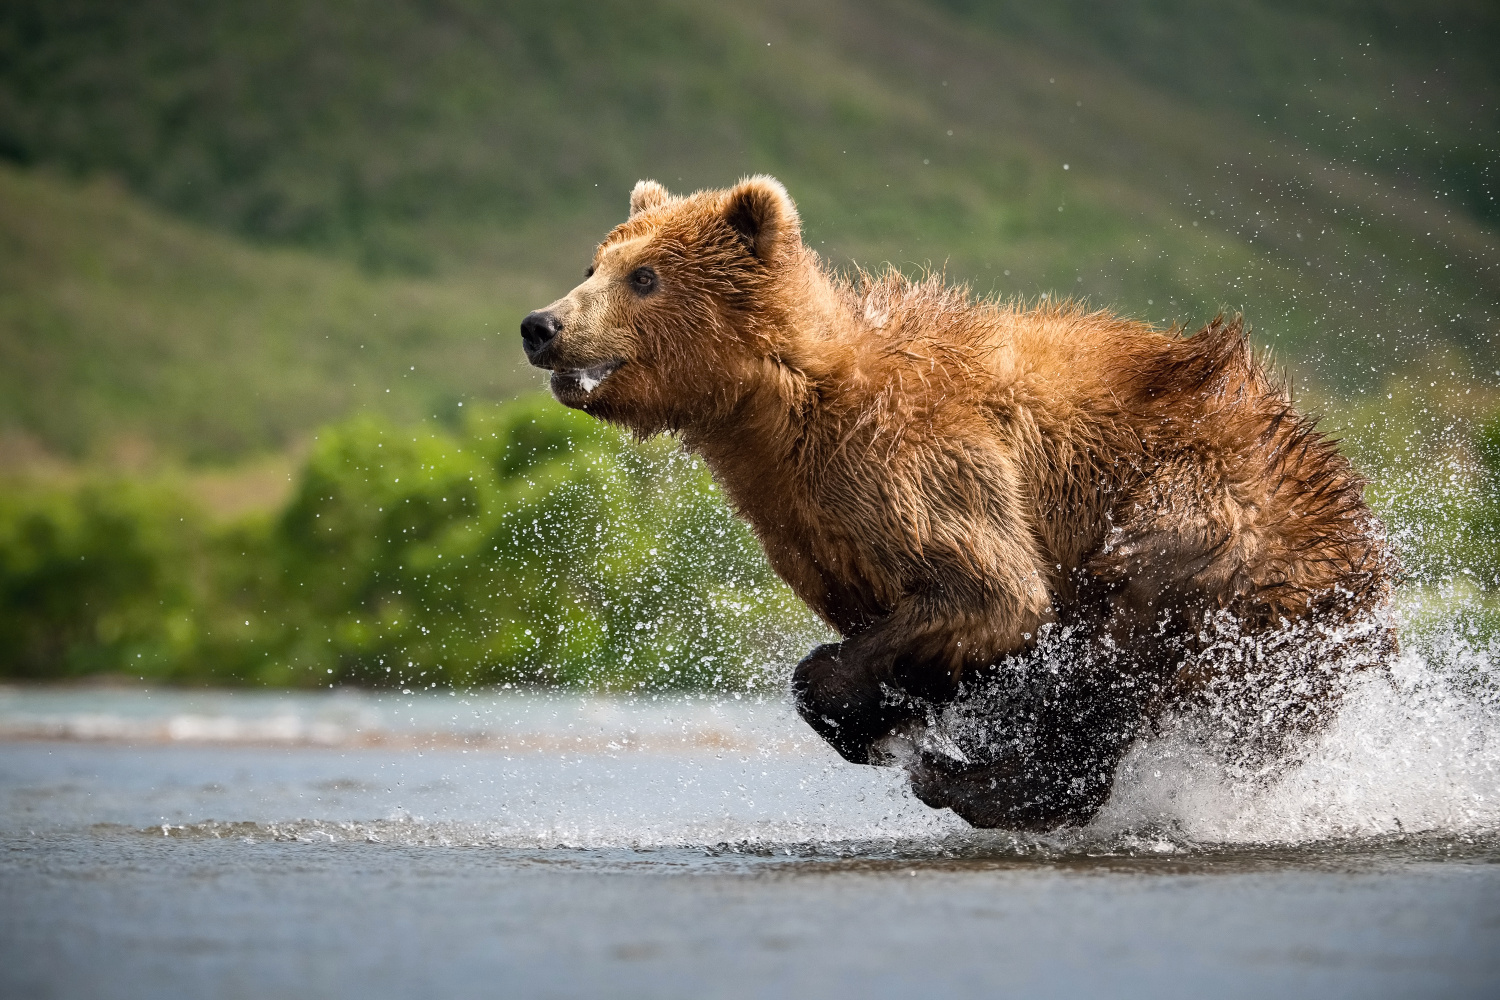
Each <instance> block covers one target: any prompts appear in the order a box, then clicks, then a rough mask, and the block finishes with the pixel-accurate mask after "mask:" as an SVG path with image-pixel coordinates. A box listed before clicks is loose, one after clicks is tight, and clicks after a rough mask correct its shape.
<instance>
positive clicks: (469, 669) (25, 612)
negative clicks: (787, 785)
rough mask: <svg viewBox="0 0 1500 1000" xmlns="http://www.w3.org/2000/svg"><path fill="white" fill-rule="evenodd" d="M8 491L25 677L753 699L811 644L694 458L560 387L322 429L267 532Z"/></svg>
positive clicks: (144, 494)
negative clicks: (566, 688)
mask: <svg viewBox="0 0 1500 1000" xmlns="http://www.w3.org/2000/svg"><path fill="white" fill-rule="evenodd" d="M105 499H107V500H109V504H105V505H104V506H101V504H102V503H103V501H104V500H105ZM6 503H7V504H8V505H9V506H7V507H6V508H5V510H6V514H5V520H4V522H3V524H4V528H3V529H0V531H3V535H0V565H3V567H4V570H3V572H4V574H5V576H4V580H3V582H4V586H5V588H6V589H5V591H4V599H5V606H4V609H3V615H4V617H3V619H0V629H3V632H0V636H3V639H0V641H3V642H4V643H5V645H4V646H3V647H0V656H3V660H0V673H3V674H4V675H9V676H17V677H62V676H72V675H76V674H80V673H89V672H96V671H101V670H107V671H123V672H129V673H133V674H136V675H139V676H148V677H153V678H170V679H174V680H194V681H215V682H244V683H255V684H267V685H286V684H294V685H303V686H306V685H317V684H327V683H335V682H345V683H363V684H377V685H385V684H392V685H397V684H399V685H422V686H427V685H434V684H457V685H470V684H496V683H513V684H528V685H530V684H562V685H572V686H587V687H591V688H599V689H640V688H649V687H709V686H717V687H723V686H732V687H736V688H739V687H753V686H755V685H756V684H757V683H760V682H761V680H762V679H763V677H764V668H765V666H766V664H767V663H768V662H769V661H773V660H786V659H789V658H792V657H794V656H795V655H797V654H798V653H799V652H800V651H801V650H803V649H804V648H805V647H806V646H807V645H808V644H810V643H812V642H814V641H816V639H817V637H818V635H819V631H818V626H817V625H816V622H815V621H814V620H813V619H812V617H811V616H810V615H809V613H808V612H807V611H806V609H805V608H803V607H802V606H801V604H800V603H799V602H797V601H796V600H795V598H793V597H792V595H791V594H790V592H789V591H788V590H787V589H786V588H785V587H784V586H783V585H782V584H781V583H780V582H779V581H778V580H776V578H775V577H774V575H773V574H772V573H771V571H770V569H769V567H768V566H767V565H766V563H765V560H764V557H763V556H762V554H761V552H760V549H759V546H758V544H757V543H756V542H755V540H754V538H753V537H752V536H751V535H750V533H749V532H748V530H747V529H746V528H745V527H744V525H743V524H741V523H740V522H739V521H738V520H737V519H735V518H734V516H733V515H732V514H731V513H730V512H729V510H728V509H727V507H726V506H725V504H724V503H723V501H722V499H721V498H720V497H719V496H718V495H717V493H716V490H715V487H714V485H713V483H712V482H711V481H710V479H709V478H708V476H707V474H706V472H705V471H704V469H703V468H702V467H701V465H699V464H698V463H697V462H696V461H694V460H692V459H690V458H688V457H686V456H683V455H682V454H680V453H678V452H677V451H676V450H675V448H674V447H673V446H672V445H671V444H670V443H669V442H666V441H653V442H647V443H634V442H631V441H629V440H627V439H625V438H623V437H622V436H620V435H619V434H617V433H616V432H614V431H613V430H611V429H609V428H607V427H605V426H604V425H602V424H599V423H597V422H595V421H593V420H590V419H589V418H586V417H583V416H581V415H579V414H575V413H572V412H570V411H567V410H564V409H562V408H561V407H559V406H557V405H556V404H555V403H553V402H551V401H550V400H547V399H524V400H519V401H516V402H514V403H511V404H507V405H505V406H499V407H492V408H487V409H481V410H478V411H477V412H474V413H473V414H471V415H470V416H469V417H467V418H466V419H465V420H464V421H463V422H462V423H461V426H460V428H459V429H458V430H457V431H456V432H448V431H444V430H441V429H437V428H435V427H432V426H422V427H417V428H410V427H398V426H394V425H391V424H389V423H385V422H383V421H380V420H377V419H374V418H370V417H363V418H358V419H355V420H351V421H348V422H346V423H343V424H340V425H337V426H335V427H331V428H327V429H325V430H324V431H323V432H322V433H321V434H320V435H319V437H318V440H317V442H316V444H315V447H314V448H313V450H312V453H311V455H310V456H309V458H308V459H307V462H306V465H305V467H304V469H303V471H302V476H301V480H300V483H299V485H298V487H297V490H296V492H295V494H294V496H293V497H292V499H291V501H290V502H289V503H288V505H287V506H286V509H285V510H284V511H283V512H281V514H280V516H279V517H277V518H275V519H273V520H270V521H265V520H254V519H250V520H245V521H242V522H240V523H237V524H234V525H231V526H229V527H228V528H222V529H209V528H207V527H205V522H204V521H203V519H202V518H200V517H198V516H196V515H195V514H194V513H193V511H192V510H191V508H190V507H189V506H188V505H187V504H186V503H185V502H183V501H182V500H181V499H180V498H179V497H178V496H177V495H176V494H175V493H173V492H172V491H171V490H170V489H169V488H167V487H157V488H155V489H154V490H152V489H147V488H146V487H139V486H137V487H130V488H124V487H121V488H119V489H115V488H108V489H106V488H101V487H93V486H91V487H86V488H82V489H79V490H76V491H72V492H68V491H52V492H48V493H36V494H34V495H33V494H25V495H22V494H20V493H17V494H14V495H12V496H10V497H9V498H8V499H7V500H6ZM81 555H82V556H85V557H86V558H80V556H81Z"/></svg>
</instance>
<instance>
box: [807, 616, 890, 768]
mask: <svg viewBox="0 0 1500 1000" xmlns="http://www.w3.org/2000/svg"><path fill="white" fill-rule="evenodd" d="M842 652H843V646H842V644H840V643H836V642H830V643H825V644H823V645H821V646H819V647H818V648H817V649H814V650H813V651H812V652H811V653H809V654H807V656H806V657H805V658H803V660H802V662H801V663H799V664H797V668H796V669H795V670H793V671H792V696H793V698H794V699H795V700H796V703H797V711H798V713H800V714H801V716H802V718H803V719H804V720H805V721H806V722H807V724H808V725H809V726H811V727H812V728H813V729H814V730H815V731H816V732H817V734H818V735H819V736H821V737H823V739H825V740H827V741H828V743H829V745H831V746H832V747H833V748H834V749H835V750H837V751H838V752H839V754H840V755H841V756H842V757H843V758H844V759H845V760H847V761H850V762H851V763H854V764H868V763H869V762H870V744H871V743H873V742H875V741H876V740H878V739H879V738H881V737H882V736H884V735H886V734H887V733H889V732H890V731H891V729H892V728H893V727H895V726H896V725H897V724H898V723H900V722H902V721H904V720H905V719H906V718H907V717H908V716H909V715H910V714H911V710H910V709H909V708H906V707H903V706H901V705H897V704H894V703H893V701H892V700H891V699H890V698H889V697H888V696H887V691H886V690H885V689H884V688H883V686H882V685H881V684H880V683H879V682H877V681H876V680H875V679H874V678H873V677H871V676H870V674H869V672H868V671H867V670H865V669H864V668H863V667H862V666H861V665H860V664H857V663H851V662H849V661H848V660H846V659H844V658H843V657H842V656H841V653H842Z"/></svg>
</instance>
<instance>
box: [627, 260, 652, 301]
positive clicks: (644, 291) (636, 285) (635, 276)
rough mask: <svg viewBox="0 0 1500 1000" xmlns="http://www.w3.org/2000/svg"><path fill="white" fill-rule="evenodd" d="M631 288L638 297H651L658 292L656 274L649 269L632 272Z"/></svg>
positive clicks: (637, 269)
mask: <svg viewBox="0 0 1500 1000" xmlns="http://www.w3.org/2000/svg"><path fill="white" fill-rule="evenodd" d="M630 288H631V290H632V291H634V292H635V293H636V294H637V295H650V294H651V293H652V292H654V291H656V272H655V271H653V270H652V269H651V268H649V267H638V268H636V269H635V270H634V271H632V272H630Z"/></svg>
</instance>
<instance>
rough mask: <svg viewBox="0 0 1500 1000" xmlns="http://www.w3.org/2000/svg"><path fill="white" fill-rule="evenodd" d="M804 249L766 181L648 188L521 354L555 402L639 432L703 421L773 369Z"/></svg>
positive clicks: (529, 323)
mask: <svg viewBox="0 0 1500 1000" xmlns="http://www.w3.org/2000/svg"><path fill="white" fill-rule="evenodd" d="M807 255H808V251H806V250H805V249H804V248H803V246H802V233H801V224H800V222H799V220H798V218H797V209H796V207H795V206H794V205H793V204H792V200H791V198H789V197H788V196H787V193H786V189H785V188H783V187H782V186H781V185H780V184H779V183H777V182H776V181H775V180H774V179H772V178H770V177H750V178H747V179H746V180H744V181H741V182H740V183H739V184H737V185H736V186H734V187H732V188H729V189H728V190H718V191H700V192H698V193H696V194H691V195H685V196H673V195H671V194H668V193H667V190H666V188H664V187H662V186H661V185H660V184H657V183H656V182H655V181H641V182H640V183H638V184H637V185H636V186H635V189H634V190H633V191H631V193H630V216H629V218H627V219H626V221H625V222H623V223H622V224H621V225H619V226H618V227H616V228H615V230H614V231H613V232H611V233H610V234H609V235H608V236H607V237H605V239H604V242H603V243H600V244H599V247H598V249H597V250H595V251H594V259H593V262H592V263H591V264H590V265H589V267H588V269H587V270H586V271H585V272H584V281H583V283H582V284H580V285H579V286H578V287H577V288H574V289H573V290H572V291H571V292H569V293H568V294H567V295H566V296H564V297H563V298H560V299H558V300H557V301H556V302H554V303H552V304H551V305H549V306H547V307H546V308H544V309H538V310H537V311H536V312H533V313H531V314H529V315H528V316H527V317H526V318H525V319H524V320H523V321H522V322H521V339H522V343H523V345H524V347H525V349H526V357H527V359H528V360H530V362H531V363H532V364H533V365H536V366H537V367H539V368H545V369H548V370H550V371H551V372H552V393H553V395H555V396H556V397H557V399H558V401H559V402H562V403H564V404H565V405H567V406H571V407H574V408H576V409H580V410H583V411H584V412H586V413H589V414H592V415H593V416H596V417H600V418H602V419H605V420H609V421H612V422H614V423H618V424H623V425H624V426H626V427H629V428H631V429H632V430H634V431H635V432H637V433H639V434H653V433H656V432H659V431H668V430H680V429H683V428H685V427H688V426H691V425H695V424H702V423H703V422H704V421H709V420H713V419H714V418H715V417H718V416H723V415H725V414H728V413H729V412H732V410H733V408H734V407H735V405H736V404H737V403H738V402H739V400H740V399H742V398H743V397H744V394H745V393H747V392H749V391H752V389H753V387H754V386H756V385H757V384H759V383H760V382H761V380H762V379H763V376H764V375H765V374H766V371H767V369H768V367H770V366H773V365H774V363H775V362H774V359H775V358H776V356H777V353H778V347H779V344H778V341H779V340H780V338H782V337H784V336H785V331H786V330H787V329H788V324H787V322H786V319H787V316H786V313H787V311H788V307H787V306H785V305H783V303H785V302H787V301H788V300H789V298H790V297H789V296H788V294H787V291H788V290H787V288H786V285H787V283H788V279H789V278H790V277H791V276H792V275H794V274H795V273H796V271H797V268H798V267H799V265H800V264H802V263H803V262H804V259H805V257H806V256H807Z"/></svg>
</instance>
